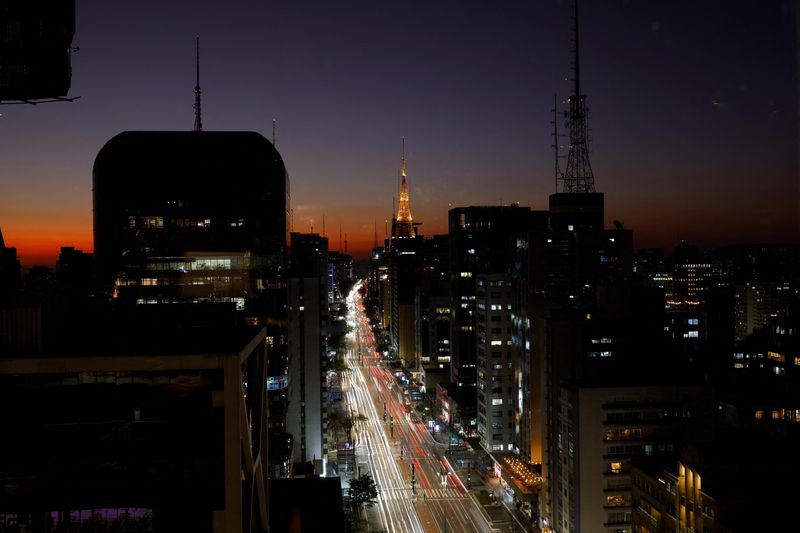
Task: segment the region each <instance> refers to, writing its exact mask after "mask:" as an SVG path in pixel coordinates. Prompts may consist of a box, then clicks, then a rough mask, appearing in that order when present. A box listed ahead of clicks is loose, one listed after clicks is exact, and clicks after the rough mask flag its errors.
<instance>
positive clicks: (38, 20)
mask: <svg viewBox="0 0 800 533" xmlns="http://www.w3.org/2000/svg"><path fill="white" fill-rule="evenodd" d="M0 21H2V24H0V102H2V101H4V100H12V101H23V102H31V103H36V102H37V101H42V100H54V99H55V100H58V99H64V98H66V97H67V93H68V92H69V88H70V83H71V78H72V67H71V62H70V54H71V48H70V46H71V45H72V38H73V36H74V34H75V2H74V0H60V1H58V2H53V1H45V0H6V1H4V2H2V3H1V4H0Z"/></svg>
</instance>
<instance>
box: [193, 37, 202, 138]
mask: <svg viewBox="0 0 800 533" xmlns="http://www.w3.org/2000/svg"><path fill="white" fill-rule="evenodd" d="M195 48H196V50H195V53H196V62H195V75H196V82H195V85H194V131H203V122H202V121H201V120H200V37H197V38H196V40H195Z"/></svg>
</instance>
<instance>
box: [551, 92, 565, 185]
mask: <svg viewBox="0 0 800 533" xmlns="http://www.w3.org/2000/svg"><path fill="white" fill-rule="evenodd" d="M558 138H559V134H558V94H553V155H554V159H555V166H554V170H555V179H556V192H558V181H559V180H560V179H563V176H562V174H561V168H560V165H559V163H558V160H559V159H561V157H562V156H561V155H559V152H560V149H561V147H560V145H559V141H558Z"/></svg>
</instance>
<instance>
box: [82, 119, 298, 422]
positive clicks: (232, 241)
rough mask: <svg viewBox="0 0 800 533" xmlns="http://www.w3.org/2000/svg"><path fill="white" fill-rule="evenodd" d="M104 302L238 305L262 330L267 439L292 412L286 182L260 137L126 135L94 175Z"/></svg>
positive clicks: (103, 155) (108, 149)
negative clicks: (266, 360) (266, 349)
mask: <svg viewBox="0 0 800 533" xmlns="http://www.w3.org/2000/svg"><path fill="white" fill-rule="evenodd" d="M93 184H94V191H93V200H94V254H95V265H96V277H97V282H98V294H99V295H103V294H104V295H106V296H107V297H108V298H110V299H111V300H113V301H116V302H120V303H127V304H151V303H174V304H184V303H232V304H234V306H235V307H236V309H237V312H238V315H239V319H240V321H243V322H244V323H246V324H250V325H264V326H266V327H267V343H268V344H269V346H270V351H269V367H268V368H269V388H270V404H271V407H270V411H271V413H272V417H271V419H270V428H271V429H275V430H276V431H283V430H284V427H283V424H284V409H285V404H286V387H287V380H286V375H287V373H288V359H287V315H286V283H285V272H284V270H285V265H284V262H285V247H286V208H287V174H286V168H285V166H284V164H283V160H282V159H281V156H280V154H279V153H278V151H277V150H276V149H275V147H274V146H273V145H272V143H270V142H269V141H268V140H267V139H265V138H264V137H263V136H261V135H260V134H258V133H256V132H233V131H232V132H214V131H187V132H182V131H172V132H170V131H128V132H123V133H120V134H119V135H117V136H115V137H113V138H112V139H111V140H109V141H108V142H107V143H106V144H105V146H103V148H102V149H101V150H100V152H99V153H98V155H97V157H96V159H95V163H94V169H93Z"/></svg>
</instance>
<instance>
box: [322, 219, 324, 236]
mask: <svg viewBox="0 0 800 533" xmlns="http://www.w3.org/2000/svg"><path fill="white" fill-rule="evenodd" d="M322 236H323V237H325V215H322Z"/></svg>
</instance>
